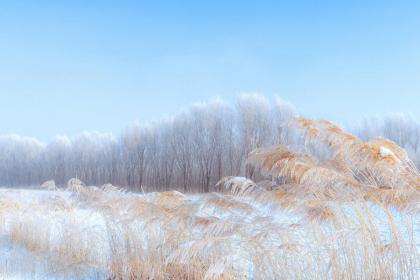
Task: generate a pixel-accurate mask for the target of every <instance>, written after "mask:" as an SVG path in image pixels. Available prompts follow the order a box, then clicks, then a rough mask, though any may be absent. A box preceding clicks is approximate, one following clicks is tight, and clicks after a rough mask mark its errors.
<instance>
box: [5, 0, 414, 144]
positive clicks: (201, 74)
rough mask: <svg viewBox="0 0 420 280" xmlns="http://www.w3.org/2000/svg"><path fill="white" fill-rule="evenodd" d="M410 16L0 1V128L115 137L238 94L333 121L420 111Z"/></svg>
mask: <svg viewBox="0 0 420 280" xmlns="http://www.w3.org/2000/svg"><path fill="white" fill-rule="evenodd" d="M59 2H61V3H59ZM416 2H417V3H416ZM419 14H420V2H419V1H412V2H410V1H148V2H146V1H93V0H92V1H42V0H40V1H8V0H6V1H5V0H3V1H1V2H0V104H1V109H0V134H4V133H18V134H22V135H28V136H34V137H38V138H40V139H42V140H48V139H50V138H51V137H53V136H54V135H56V134H67V135H70V136H73V135H76V134H78V133H80V132H81V131H83V130H99V131H110V132H115V133H118V132H119V131H120V130H121V129H123V128H124V127H125V126H126V125H128V124H130V123H132V122H133V121H135V120H139V121H146V120H151V119H156V118H159V117H160V116H163V115H166V114H171V113H174V112H176V111H178V110H179V109H180V108H182V107H184V106H186V105H188V104H190V103H193V102H195V101H203V100H207V99H210V98H211V97H213V96H221V97H224V98H225V99H227V100H232V101H233V100H234V97H235V96H236V95H237V94H239V93H241V92H260V93H262V94H265V95H267V96H273V95H279V96H281V97H282V98H284V99H286V100H289V101H291V102H292V103H294V104H295V106H296V107H298V108H299V110H300V111H301V112H302V113H304V114H306V115H308V116H311V117H317V118H321V117H322V118H328V119H331V120H333V121H338V122H340V123H342V124H344V125H351V124H354V123H355V122H357V121H360V120H361V119H363V118H364V117H368V116H372V115H377V114H383V113H386V112H408V113H412V114H413V115H414V117H415V118H416V119H417V120H420V110H419V108H420V31H419V30H420V17H419Z"/></svg>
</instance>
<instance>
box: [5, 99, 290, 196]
mask: <svg viewBox="0 0 420 280" xmlns="http://www.w3.org/2000/svg"><path fill="white" fill-rule="evenodd" d="M294 114H295V110H294V108H293V106H292V105H290V104H289V103H286V102H284V101H282V100H280V99H275V100H268V99H267V98H265V97H263V96H260V95H241V96H239V97H238V98H237V100H236V102H235V104H234V105H230V104H228V103H226V102H225V101H223V100H221V99H213V100H211V101H209V102H206V103H197V104H194V105H192V106H190V107H189V108H186V109H184V110H182V111H180V112H179V113H177V114H176V115H174V116H172V117H170V118H166V119H162V120H160V121H156V122H153V123H146V124H139V123H135V124H133V125H131V126H129V127H127V128H126V129H125V130H124V131H123V132H122V133H121V134H120V135H119V136H114V135H112V134H104V133H99V132H85V133H82V134H81V135H79V136H77V137H75V138H73V139H69V138H68V137H65V136H58V137H55V138H54V139H53V140H52V141H51V142H50V143H48V144H44V143H41V142H39V141H37V140H36V139H33V138H29V137H21V136H17V135H6V136H0V159H1V163H0V184H1V185H5V186H22V185H34V184H40V183H42V182H44V181H46V180H50V179H53V180H54V181H55V182H56V184H57V185H65V184H66V183H67V181H68V180H69V179H70V178H73V177H77V178H79V179H81V180H82V181H84V182H86V183H88V184H93V185H102V184H104V183H112V184H114V185H118V186H125V187H128V188H130V189H132V190H135V191H151V190H159V191H160V190H167V189H178V190H181V191H183V192H208V191H212V190H213V189H214V186H215V184H216V183H217V181H218V180H219V179H220V178H222V177H224V176H230V175H242V176H252V170H248V169H247V166H246V165H245V159H246V157H247V155H248V153H249V152H250V151H252V150H253V149H255V148H257V147H262V146H265V145H271V144H274V143H276V142H278V141H279V135H280V130H281V127H282V123H283V122H284V121H285V120H287V119H288V118H290V117H291V116H293V115H294Z"/></svg>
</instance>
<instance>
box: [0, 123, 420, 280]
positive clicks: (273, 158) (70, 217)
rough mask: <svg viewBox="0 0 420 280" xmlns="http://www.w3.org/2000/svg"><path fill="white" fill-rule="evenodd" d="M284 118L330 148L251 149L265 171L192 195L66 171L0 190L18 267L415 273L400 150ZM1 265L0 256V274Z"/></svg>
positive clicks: (120, 272) (133, 273) (414, 196)
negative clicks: (52, 188)
mask: <svg viewBox="0 0 420 280" xmlns="http://www.w3.org/2000/svg"><path fill="white" fill-rule="evenodd" d="M293 122H294V127H295V130H296V131H295V132H294V133H298V134H299V133H300V135H303V138H301V139H303V140H304V142H305V145H308V146H309V145H315V146H316V145H321V144H322V145H326V146H327V147H328V149H329V153H328V155H329V157H323V158H321V157H320V156H319V155H317V154H315V153H311V151H309V150H305V149H296V150H295V149H293V148H291V147H286V146H282V145H278V146H275V147H272V148H267V149H260V150H256V151H254V152H253V153H252V154H251V155H250V158H249V163H250V164H253V165H254V166H256V167H258V168H259V169H261V170H262V171H263V172H264V174H265V175H266V178H265V180H264V181H262V182H257V183H254V182H253V181H251V180H249V179H246V178H238V177H228V178H225V179H223V180H222V181H221V182H220V183H219V189H220V192H218V193H208V194H200V195H186V194H182V193H180V192H177V191H171V192H161V193H149V194H143V195H138V194H130V193H126V192H125V191H124V190H123V189H120V188H117V187H114V186H112V185H104V186H102V187H100V188H97V187H91V186H86V185H85V184H83V183H82V182H80V181H79V180H77V179H75V180H70V181H69V184H68V187H67V189H66V190H64V191H56V192H54V193H48V192H38V193H36V195H35V196H33V197H32V198H31V199H28V198H26V199H22V197H21V196H20V195H17V194H16V193H13V192H7V191H3V192H0V221H1V224H0V227H1V231H0V232H1V233H2V236H5V237H6V238H7V239H8V240H9V242H10V243H12V244H15V245H18V246H21V247H22V248H24V250H25V252H24V253H25V254H30V255H31V256H36V257H34V258H33V262H34V263H35V264H37V265H34V266H33V267H35V268H33V270H31V271H30V272H27V273H28V274H27V275H32V276H33V275H37V273H38V275H39V274H40V275H42V276H43V277H44V278H60V277H61V278H63V277H64V278H70V279H71V278H74V279H418V277H419V270H418V268H419V266H420V262H419V255H418V238H419V236H418V231H419V226H420V225H419V224H418V220H419V219H418V214H419V211H418V210H419V209H418V202H419V196H418V188H419V185H418V183H419V177H418V172H417V170H416V169H415V168H414V167H413V165H412V164H411V162H410V161H409V160H408V158H407V156H406V153H405V152H404V151H403V150H402V149H400V148H399V147H398V146H396V145H395V143H393V142H390V141H388V140H386V139H374V140H371V141H369V142H362V141H361V140H359V139H358V138H356V137H355V136H353V135H351V134H348V133H346V132H344V131H342V130H341V129H340V128H338V127H337V126H335V125H333V124H331V123H329V122H326V121H312V120H308V119H303V118H301V119H296V120H294V121H293ZM22 193H24V191H22ZM22 259H25V260H27V258H22ZM41 259H42V260H43V262H41V264H42V266H40V265H39V262H40V260H41ZM0 261H2V259H1V258H0ZM6 262H7V258H6V261H5V263H6ZM2 267H3V268H2ZM6 267H7V270H8V271H5V270H6ZM12 269H13V267H10V265H4V266H2V265H1V263H0V275H2V273H3V274H5V273H9V274H7V275H10V273H12V272H13V271H12V272H11V271H10V270H12ZM15 269H16V270H19V268H15ZM41 278H42V277H41Z"/></svg>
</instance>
